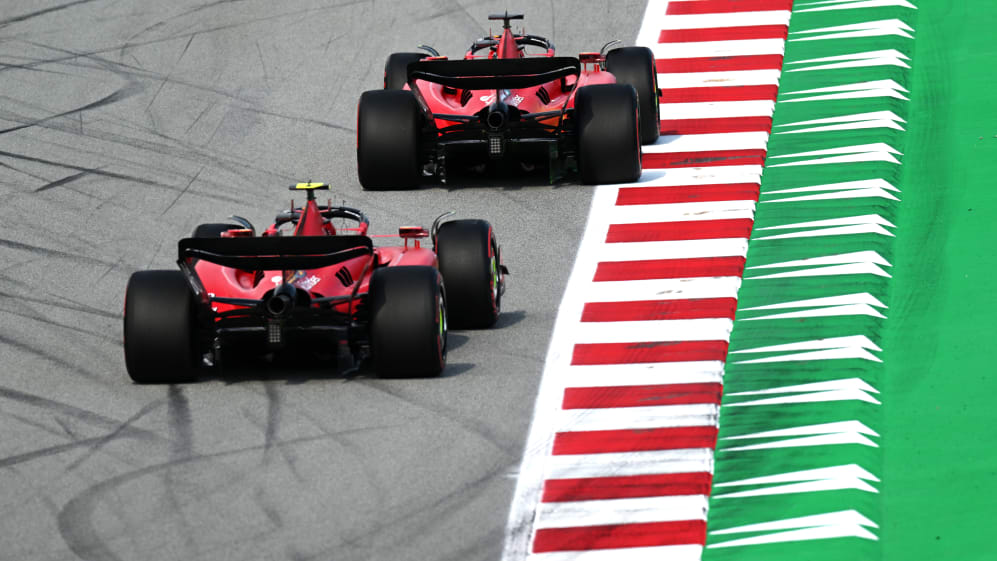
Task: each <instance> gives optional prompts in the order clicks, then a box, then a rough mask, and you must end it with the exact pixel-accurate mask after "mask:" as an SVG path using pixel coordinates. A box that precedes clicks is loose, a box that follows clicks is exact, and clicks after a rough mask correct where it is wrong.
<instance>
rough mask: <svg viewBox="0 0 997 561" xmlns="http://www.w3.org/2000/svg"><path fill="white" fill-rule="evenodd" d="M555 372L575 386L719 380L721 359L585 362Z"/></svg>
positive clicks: (642, 384)
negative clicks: (614, 362) (634, 362)
mask: <svg viewBox="0 0 997 561" xmlns="http://www.w3.org/2000/svg"><path fill="white" fill-rule="evenodd" d="M558 375H559V377H560V378H561V379H562V380H563V381H564V385H566V386H568V387H576V388H598V387H605V386H651V385H656V384H705V383H713V382H716V383H720V382H722V381H723V363H722V362H720V361H719V360H703V361H690V362H650V363H644V364H587V365H578V366H569V367H566V368H564V369H563V370H562V371H561V372H559V373H558Z"/></svg>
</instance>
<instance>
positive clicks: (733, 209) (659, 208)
mask: <svg viewBox="0 0 997 561" xmlns="http://www.w3.org/2000/svg"><path fill="white" fill-rule="evenodd" d="M755 204H756V203H755V201H753V200H750V199H745V200H734V201H710V202H706V203H666V204H655V205H620V206H616V207H613V209H612V210H611V211H609V212H608V213H607V215H608V216H609V217H610V218H611V220H612V222H613V223H614V224H633V223H637V222H678V221H682V220H693V219H695V218H697V217H705V218H704V219H705V220H716V219H718V218H735V217H745V216H746V215H747V216H748V217H754V215H755ZM602 239H606V236H605V233H604V234H603V236H602Z"/></svg>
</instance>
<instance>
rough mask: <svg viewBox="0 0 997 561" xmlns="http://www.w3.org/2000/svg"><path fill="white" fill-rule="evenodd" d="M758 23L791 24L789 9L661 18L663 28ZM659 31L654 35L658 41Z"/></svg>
mask: <svg viewBox="0 0 997 561" xmlns="http://www.w3.org/2000/svg"><path fill="white" fill-rule="evenodd" d="M756 25H786V26H788V25H789V11H788V10H777V11H771V12H734V13H726V14H682V15H671V16H668V17H664V18H661V24H660V27H661V29H710V28H713V27H748V26H756ZM660 36H661V33H660V32H659V33H658V34H656V35H655V36H654V42H655V43H657V42H658V37H660Z"/></svg>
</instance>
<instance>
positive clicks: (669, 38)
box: [658, 25, 789, 43]
mask: <svg viewBox="0 0 997 561" xmlns="http://www.w3.org/2000/svg"><path fill="white" fill-rule="evenodd" d="M788 30H789V28H788V27H787V26H785V25H749V26H745V27H711V28H706V27H703V28H699V29H664V30H662V31H661V34H660V35H658V42H659V43H692V42H698V41H739V40H745V39H785V38H786V36H787V32H788Z"/></svg>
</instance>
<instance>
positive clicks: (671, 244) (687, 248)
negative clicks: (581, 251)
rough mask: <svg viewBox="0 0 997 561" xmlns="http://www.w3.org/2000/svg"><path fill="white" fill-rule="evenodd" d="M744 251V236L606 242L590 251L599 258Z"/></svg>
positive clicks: (739, 254)
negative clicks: (595, 249)
mask: <svg viewBox="0 0 997 561" xmlns="http://www.w3.org/2000/svg"><path fill="white" fill-rule="evenodd" d="M747 254H748V239H747V238H717V239H707V240H682V241H665V242H621V243H607V244H602V245H600V246H599V248H598V250H597V251H594V252H593V256H594V258H595V259H596V260H598V261H599V262H607V261H613V262H615V261H640V260H644V259H696V258H700V257H744V256H745V255H747Z"/></svg>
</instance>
